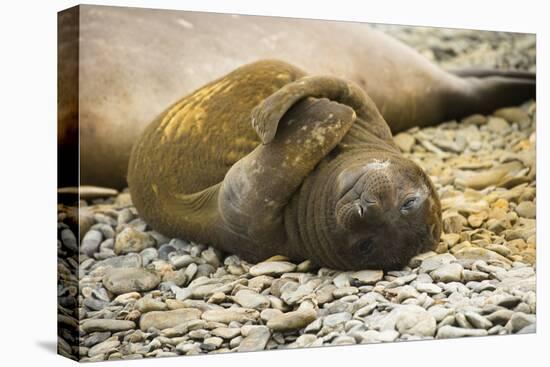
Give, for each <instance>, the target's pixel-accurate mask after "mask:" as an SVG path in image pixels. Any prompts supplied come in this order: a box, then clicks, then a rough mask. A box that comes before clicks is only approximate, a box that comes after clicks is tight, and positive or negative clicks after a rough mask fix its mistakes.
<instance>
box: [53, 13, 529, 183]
mask: <svg viewBox="0 0 550 367" xmlns="http://www.w3.org/2000/svg"><path fill="white" fill-rule="evenodd" d="M78 10H79V16H80V18H79V19H80V23H79V24H80V28H79V32H80V38H79V39H80V43H79V50H78V51H79V52H78V60H80V63H79V64H78V69H77V74H76V75H78V76H79V78H78V79H79V80H80V84H79V86H78V88H79V89H78V92H79V93H78V101H79V105H78V106H76V107H78V108H77V109H76V110H75V111H77V112H78V114H77V115H76V117H77V118H76V119H74V115H71V114H68V113H60V128H59V131H60V136H62V137H67V136H68V135H67V134H63V132H64V131H65V130H67V129H69V127H70V126H71V123H70V121H71V120H70V118H73V121H74V122H73V123H72V125H74V126H77V123H78V122H79V123H80V125H79V126H80V130H79V134H80V146H79V149H80V150H79V152H80V183H81V184H85V185H95V186H107V187H113V188H116V189H121V188H124V187H126V186H127V182H126V173H127V172H126V169H127V168H128V159H129V156H130V151H131V148H132V145H133V144H134V142H135V141H136V139H137V138H138V136H139V135H140V134H141V132H142V131H143V129H144V128H145V126H147V124H149V123H150V122H151V121H152V120H153V119H154V118H155V117H156V116H157V115H158V114H159V113H161V112H162V110H163V109H164V108H165V107H166V106H168V105H171V104H172V103H174V101H176V100H178V99H179V98H181V96H184V95H187V94H189V93H192V92H193V91H194V90H196V89H197V88H199V87H201V86H203V85H205V84H206V83H208V82H210V81H212V80H215V79H218V78H220V77H222V76H223V75H226V74H227V73H229V72H231V71H232V70H235V69H236V68H237V67H240V66H242V65H245V64H247V63H250V62H254V61H258V60H261V59H273V58H277V59H282V60H285V61H286V62H289V63H291V64H293V65H296V66H298V67H300V68H302V69H303V70H306V71H307V72H308V73H310V74H311V75H334V76H337V77H340V78H343V79H346V80H350V81H352V82H354V83H356V84H357V85H359V86H360V87H361V88H362V89H363V90H364V91H366V93H367V94H368V95H369V96H370V97H371V98H372V100H373V101H374V102H375V103H376V106H377V107H378V109H379V111H380V112H381V114H382V116H383V117H384V119H385V120H386V121H387V122H388V124H389V126H390V129H391V130H392V132H393V133H396V132H399V131H402V130H406V129H408V128H410V127H413V126H426V125H434V124H437V123H440V122H443V121H445V120H448V119H453V118H460V117H461V116H466V115H469V114H472V113H490V112H492V111H493V110H494V109H496V108H498V107H502V106H509V105H514V104H518V103H521V102H523V101H525V100H527V99H528V98H531V97H533V96H534V93H535V81H534V75H533V74H525V75H501V74H500V73H497V72H495V71H489V72H487V73H484V74H480V73H475V72H473V73H471V74H469V73H468V72H465V73H464V72H463V73H462V74H461V75H460V76H457V75H455V74H451V73H448V72H446V71H444V70H442V69H441V68H440V67H438V66H437V65H434V64H433V63H431V62H430V61H428V60H427V59H426V58H425V57H423V56H422V55H420V54H419V53H418V52H416V51H415V50H413V49H412V48H410V47H408V46H407V45H405V44H403V43H401V42H399V41H397V40H396V39H394V38H392V37H390V36H388V35H386V34H384V33H382V32H379V31H377V30H375V29H373V28H371V27H370V26H369V25H368V24H364V23H363V24H362V23H354V22H334V21H324V20H322V21H321V20H308V19H292V18H280V17H262V16H244V15H238V16H237V15H232V14H214V13H201V12H186V11H170V10H152V9H138V8H121V7H104V6H90V5H83V6H80V7H79V8H78ZM137 34H139V37H136V35H137ZM63 46H64V44H63V43H61V46H60V57H59V60H62V61H64V60H67V58H66V57H65V56H64V54H65V53H67V52H68V51H70V48H66V47H63ZM78 60H77V61H78ZM65 64H67V65H65ZM60 65H61V67H60V73H59V75H60V78H63V75H65V74H67V73H68V72H70V70H71V69H70V68H69V66H70V64H69V63H60ZM73 80H74V79H73ZM69 95H73V94H69ZM69 107H70V106H69ZM65 109H66V108H64V107H63V105H61V106H60V110H61V111H64V110H65ZM69 143H70V140H68V139H64V138H62V139H61V140H60V145H61V146H64V145H68V144H69ZM74 156H75V155H72V156H71V155H63V154H61V160H62V162H61V165H60V167H66V165H67V164H70V163H71V162H70V159H71V157H74ZM68 178H69V179H68V180H64V179H63V177H62V179H61V180H60V184H61V185H76V184H77V183H78V182H77V181H75V179H74V178H73V179H72V180H70V177H68Z"/></svg>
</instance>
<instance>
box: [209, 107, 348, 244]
mask: <svg viewBox="0 0 550 367" xmlns="http://www.w3.org/2000/svg"><path fill="white" fill-rule="evenodd" d="M355 119H356V114H355V112H354V110H353V109H352V108H350V107H348V106H346V105H343V104H340V103H337V102H334V101H329V100H328V99H324V98H323V99H314V98H307V99H304V100H302V101H299V102H298V103H296V104H295V105H294V106H292V107H291V108H290V109H289V110H288V112H287V113H286V114H284V117H283V119H282V120H281V121H280V123H278V125H279V131H278V132H277V134H276V136H274V138H273V140H272V141H271V142H270V144H260V145H259V146H258V147H256V148H255V149H254V150H253V151H252V152H251V153H250V154H248V155H247V156H246V157H244V158H242V159H241V160H239V161H238V162H237V163H236V164H234V165H233V167H231V169H230V170H229V171H228V173H227V174H226V176H225V179H224V181H223V183H222V187H221V190H220V198H219V212H220V213H221V215H222V216H223V219H224V223H225V224H226V227H228V228H231V229H232V230H233V231H234V232H238V233H247V234H248V236H249V238H251V239H253V241H255V242H256V243H262V247H265V246H269V243H273V242H274V241H273V239H278V241H275V242H278V243H279V245H281V244H283V243H284V240H285V238H284V236H285V231H284V225H283V215H281V211H282V210H283V208H284V207H285V205H286V204H287V203H288V201H289V200H290V198H291V197H292V195H293V194H294V192H295V191H296V190H297V189H298V187H299V186H300V184H301V183H302V182H303V180H304V178H305V177H306V176H307V175H308V174H309V173H310V172H311V171H312V170H313V169H314V168H315V166H316V165H317V164H318V163H319V162H320V161H321V160H322V159H323V158H324V157H325V156H326V155H327V154H328V153H329V152H330V151H331V150H332V149H333V148H334V147H335V146H336V145H337V144H338V143H339V142H340V141H341V140H342V138H343V137H344V136H345V135H346V133H347V132H348V131H349V129H350V127H351V126H352V124H353V122H354V121H355ZM281 236H282V238H281ZM273 251H274V252H272V253H276V252H277V251H276V249H273ZM266 253H267V252H266Z"/></svg>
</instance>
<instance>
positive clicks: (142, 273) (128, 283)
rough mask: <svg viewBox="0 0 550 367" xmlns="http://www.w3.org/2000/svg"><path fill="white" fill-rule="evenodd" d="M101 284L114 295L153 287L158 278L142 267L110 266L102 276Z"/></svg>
mask: <svg viewBox="0 0 550 367" xmlns="http://www.w3.org/2000/svg"><path fill="white" fill-rule="evenodd" d="M102 281H103V285H104V286H105V288H107V289H108V290H109V291H110V292H111V293H114V294H116V295H118V294H123V293H129V292H145V291H149V290H151V289H154V288H156V287H157V286H158V284H159V283H160V278H159V277H158V276H157V275H156V274H154V273H152V272H150V271H148V270H146V269H143V268H111V269H109V270H107V272H106V273H105V275H104V276H103V280H102Z"/></svg>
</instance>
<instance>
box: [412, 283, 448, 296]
mask: <svg viewBox="0 0 550 367" xmlns="http://www.w3.org/2000/svg"><path fill="white" fill-rule="evenodd" d="M416 290H417V291H419V292H421V293H422V292H426V293H428V294H438V293H441V292H442V289H441V287H439V286H437V285H436V284H433V283H418V284H416Z"/></svg>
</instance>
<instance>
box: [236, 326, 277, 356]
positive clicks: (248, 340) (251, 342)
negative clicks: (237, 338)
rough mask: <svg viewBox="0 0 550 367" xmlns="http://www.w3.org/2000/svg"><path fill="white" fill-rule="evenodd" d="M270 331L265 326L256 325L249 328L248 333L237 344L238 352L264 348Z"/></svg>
mask: <svg viewBox="0 0 550 367" xmlns="http://www.w3.org/2000/svg"><path fill="white" fill-rule="evenodd" d="M270 336H271V333H270V332H269V329H268V328H267V327H266V326H258V327H255V328H254V329H252V330H250V332H249V333H248V335H247V336H246V337H245V338H243V340H242V341H241V343H240V344H239V346H238V348H237V351H238V352H256V351H259V350H264V349H265V346H266V345H267V342H268V340H269V337H270Z"/></svg>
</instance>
